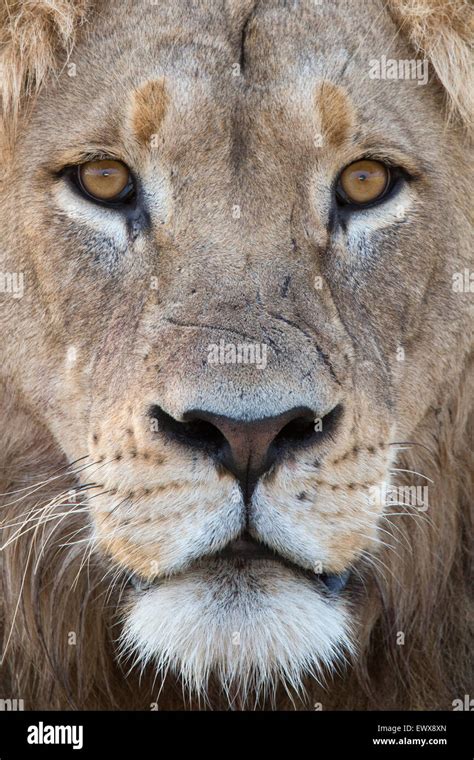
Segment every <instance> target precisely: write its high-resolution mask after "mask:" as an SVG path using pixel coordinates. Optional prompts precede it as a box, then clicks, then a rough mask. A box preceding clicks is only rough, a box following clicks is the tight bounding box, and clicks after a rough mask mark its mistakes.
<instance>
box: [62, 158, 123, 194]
mask: <svg viewBox="0 0 474 760" xmlns="http://www.w3.org/2000/svg"><path fill="white" fill-rule="evenodd" d="M75 169H76V181H77V185H78V186H79V188H80V189H81V190H82V192H83V193H84V195H86V196H87V197H89V198H91V199H92V200H95V201H100V202H102V203H106V204H110V205H116V204H120V203H126V202H127V201H129V200H130V198H131V197H132V195H133V192H134V182H133V177H132V174H131V172H130V169H129V168H128V167H127V166H126V165H125V164H123V163H122V162H121V161H115V160H113V159H102V160H98V161H87V162H86V163H85V164H81V165H80V166H77V167H76V168H75Z"/></svg>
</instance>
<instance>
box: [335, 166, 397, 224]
mask: <svg viewBox="0 0 474 760" xmlns="http://www.w3.org/2000/svg"><path fill="white" fill-rule="evenodd" d="M359 161H376V162H377V163H379V164H382V165H383V166H384V167H385V169H386V171H387V182H386V184H385V188H384V189H383V191H382V192H381V193H380V195H378V196H377V197H376V198H374V199H373V200H371V201H367V203H357V202H356V201H353V200H351V199H350V198H349V197H348V196H347V195H346V193H345V192H344V190H343V188H342V185H341V177H342V174H343V172H344V171H345V170H346V169H347V168H348V167H349V166H352V165H353V164H357V163H359ZM407 179H409V177H408V175H407V173H406V172H405V171H404V170H403V169H401V168H400V167H399V166H394V165H392V164H390V163H387V162H386V161H382V160H381V159H380V158H373V157H372V156H361V157H360V158H357V159H355V160H354V161H351V162H350V163H348V164H346V165H345V166H343V168H342V169H341V171H340V172H339V175H338V177H337V180H336V184H335V195H336V201H337V202H338V205H339V206H340V207H341V208H343V209H345V210H348V211H359V210H362V209H364V210H365V209H368V208H372V207H374V206H378V205H379V204H381V203H384V202H385V201H386V200H388V199H389V198H390V197H392V195H394V194H395V192H396V191H397V190H398V189H399V187H400V185H401V183H402V182H403V180H407Z"/></svg>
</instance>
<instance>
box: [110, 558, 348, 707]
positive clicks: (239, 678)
mask: <svg viewBox="0 0 474 760" xmlns="http://www.w3.org/2000/svg"><path fill="white" fill-rule="evenodd" d="M336 586H337V582H335V580H334V577H333V576H331V577H329V583H328V585H326V583H325V582H324V581H323V580H322V579H321V578H318V577H317V576H314V575H313V574H312V573H309V572H305V571H303V570H301V569H297V568H293V567H291V566H289V565H288V566H286V565H284V564H282V563H281V562H279V561H273V560H269V559H265V560H263V559H262V560H253V561H247V560H245V559H225V558H215V559H212V558H211V559H210V560H207V561H205V562H204V561H203V562H198V563H196V564H195V565H194V566H192V567H191V568H190V569H189V570H188V571H186V572H184V573H182V574H180V575H176V576H172V577H169V578H165V579H162V580H160V581H158V582H155V583H153V584H151V585H146V586H141V585H140V584H139V583H137V582H136V583H135V585H134V588H132V589H131V590H130V592H129V593H130V598H129V605H128V607H127V610H128V611H127V614H126V616H125V619H124V626H123V629H122V634H121V655H122V657H126V658H127V659H128V658H132V660H133V662H134V664H136V665H141V666H142V667H143V668H144V667H145V666H148V665H152V666H153V667H154V668H155V670H156V673H157V676H165V675H166V674H167V673H168V672H170V673H173V674H174V675H175V676H178V677H179V679H180V680H181V681H182V684H183V687H184V690H185V691H187V692H188V695H189V697H190V698H192V697H197V698H198V699H199V700H204V701H206V695H207V693H208V688H209V684H210V681H211V680H213V681H214V683H215V682H216V681H217V684H218V685H219V686H220V688H221V689H222V690H223V692H224V694H226V695H227V698H228V700H229V703H230V704H232V701H233V700H237V699H238V700H239V703H240V704H248V706H249V707H252V706H256V705H257V703H258V702H259V700H260V699H262V700H263V699H268V698H270V699H271V697H272V694H273V693H274V692H275V689H276V687H277V685H279V684H281V685H283V687H284V688H285V689H286V690H287V691H288V693H289V694H291V693H296V694H298V695H299V696H302V695H303V694H304V682H305V679H306V677H308V676H310V677H312V678H313V679H316V680H317V681H318V682H319V683H321V684H324V682H325V680H326V679H327V677H328V675H329V674H330V673H331V671H333V670H334V669H336V668H337V667H338V666H341V665H342V664H343V663H344V661H346V660H347V657H348V656H350V655H352V654H353V653H354V647H353V643H352V635H351V627H350V615H349V611H348V609H347V604H346V603H345V602H344V600H343V599H341V598H340V597H339V595H338V592H337V591H336V590H335V589H336Z"/></svg>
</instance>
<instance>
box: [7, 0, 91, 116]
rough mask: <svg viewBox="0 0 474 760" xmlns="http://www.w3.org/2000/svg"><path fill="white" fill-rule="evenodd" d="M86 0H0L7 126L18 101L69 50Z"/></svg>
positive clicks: (40, 82)
mask: <svg viewBox="0 0 474 760" xmlns="http://www.w3.org/2000/svg"><path fill="white" fill-rule="evenodd" d="M90 5H91V2H90V0H14V1H13V2H12V0H0V106H1V121H2V123H3V128H4V129H6V130H7V131H13V129H14V126H15V122H16V119H17V116H18V113H19V111H20V108H21V107H22V105H23V103H24V101H25V100H26V99H27V98H28V97H29V96H31V95H33V94H34V93H36V92H37V91H38V90H39V89H40V87H41V86H42V85H43V83H44V82H45V81H46V79H47V78H48V76H49V75H50V74H51V73H52V72H54V71H56V68H57V65H58V62H59V60H61V58H63V57H64V56H65V55H67V54H68V52H69V51H70V50H71V49H72V46H73V44H74V39H75V33H76V30H77V27H78V25H79V24H81V23H82V22H83V21H84V19H85V17H86V13H87V10H88V8H89V6H90Z"/></svg>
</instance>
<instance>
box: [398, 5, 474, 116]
mask: <svg viewBox="0 0 474 760" xmlns="http://www.w3.org/2000/svg"><path fill="white" fill-rule="evenodd" d="M388 7H389V10H390V12H391V14H392V17H393V18H394V20H395V21H396V23H397V24H398V26H399V28H400V31H401V33H402V34H404V35H405V36H406V37H407V38H408V40H409V42H410V43H411V45H412V46H413V48H414V49H415V51H416V53H421V54H423V55H425V56H426V58H428V59H429V61H430V62H431V65H432V66H433V69H434V71H435V73H436V76H437V77H438V79H439V81H440V82H441V84H442V86H443V87H444V90H445V92H446V95H447V102H448V118H453V117H456V118H458V119H459V120H460V121H461V123H462V124H463V125H464V127H465V128H466V129H467V130H468V131H470V130H472V124H473V113H474V68H473V57H472V43H473V40H474V9H473V6H472V5H471V3H470V2H468V1H467V0H388Z"/></svg>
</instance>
